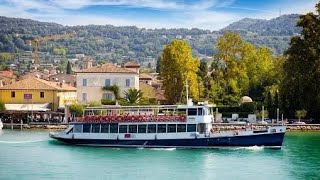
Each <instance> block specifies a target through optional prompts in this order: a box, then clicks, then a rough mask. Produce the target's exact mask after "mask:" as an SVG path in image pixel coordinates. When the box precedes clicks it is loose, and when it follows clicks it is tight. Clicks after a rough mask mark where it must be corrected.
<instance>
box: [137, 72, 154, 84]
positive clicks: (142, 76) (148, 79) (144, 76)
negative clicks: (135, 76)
mask: <svg viewBox="0 0 320 180" xmlns="http://www.w3.org/2000/svg"><path fill="white" fill-rule="evenodd" d="M139 81H140V82H144V83H146V84H149V85H150V86H151V85H152V81H153V78H152V76H150V75H148V74H144V73H143V74H140V75H139Z"/></svg>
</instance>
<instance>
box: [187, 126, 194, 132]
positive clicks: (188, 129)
mask: <svg viewBox="0 0 320 180" xmlns="http://www.w3.org/2000/svg"><path fill="white" fill-rule="evenodd" d="M187 132H196V125H195V124H188V125H187Z"/></svg>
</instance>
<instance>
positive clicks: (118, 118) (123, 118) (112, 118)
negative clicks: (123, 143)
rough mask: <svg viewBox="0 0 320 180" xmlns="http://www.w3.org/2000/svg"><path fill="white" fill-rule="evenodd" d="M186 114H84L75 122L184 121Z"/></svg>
mask: <svg viewBox="0 0 320 180" xmlns="http://www.w3.org/2000/svg"><path fill="white" fill-rule="evenodd" d="M186 119H187V117H186V115H141V114H139V115H129V114H126V115H106V116H84V117H80V118H77V119H76V121H77V122H88V123H94V122H107V123H112V122H118V123H119V122H185V121H186Z"/></svg>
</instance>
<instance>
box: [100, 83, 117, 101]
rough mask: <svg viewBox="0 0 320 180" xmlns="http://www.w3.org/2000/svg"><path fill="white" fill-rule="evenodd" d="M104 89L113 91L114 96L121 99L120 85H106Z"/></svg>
mask: <svg viewBox="0 0 320 180" xmlns="http://www.w3.org/2000/svg"><path fill="white" fill-rule="evenodd" d="M102 90H104V91H111V92H113V94H114V97H115V99H116V100H118V99H120V94H119V87H118V86H117V85H112V86H104V87H103V88H102Z"/></svg>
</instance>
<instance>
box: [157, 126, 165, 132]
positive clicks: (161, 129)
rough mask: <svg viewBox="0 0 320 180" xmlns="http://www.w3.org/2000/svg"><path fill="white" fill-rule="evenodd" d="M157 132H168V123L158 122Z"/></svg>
mask: <svg viewBox="0 0 320 180" xmlns="http://www.w3.org/2000/svg"><path fill="white" fill-rule="evenodd" d="M157 133H166V125H165V124H158V129H157Z"/></svg>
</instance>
